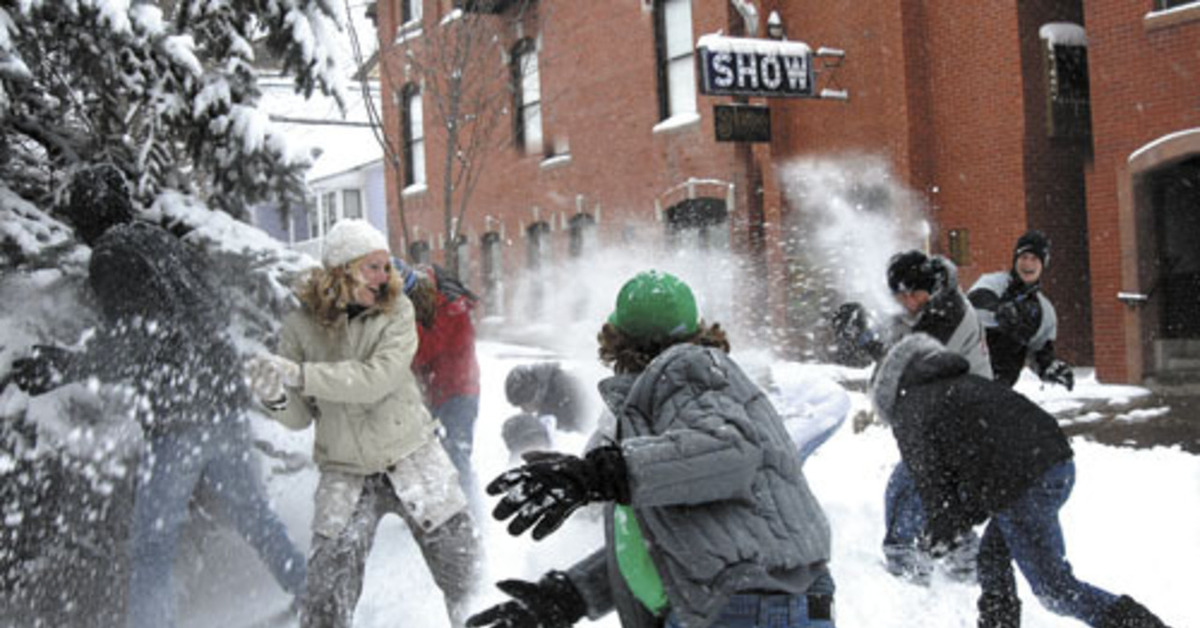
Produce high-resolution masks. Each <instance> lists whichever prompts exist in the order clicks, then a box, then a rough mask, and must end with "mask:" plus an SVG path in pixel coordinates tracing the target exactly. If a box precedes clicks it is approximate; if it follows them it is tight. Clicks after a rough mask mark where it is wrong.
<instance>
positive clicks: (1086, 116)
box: [1039, 23, 1092, 138]
mask: <svg viewBox="0 0 1200 628" xmlns="http://www.w3.org/2000/svg"><path fill="white" fill-rule="evenodd" d="M1039 34H1040V36H1041V38H1042V40H1043V41H1045V47H1044V51H1045V66H1046V108H1047V115H1046V118H1047V120H1046V128H1047V133H1048V135H1049V136H1050V137H1056V138H1086V137H1090V136H1091V134H1092V108H1091V103H1090V97H1089V91H1090V87H1089V84H1088V59H1087V36H1086V34H1085V33H1084V30H1083V27H1081V26H1078V25H1076V24H1067V23H1050V24H1045V25H1043V26H1042V28H1041V30H1040V33H1039Z"/></svg>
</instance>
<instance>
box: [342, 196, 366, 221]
mask: <svg viewBox="0 0 1200 628" xmlns="http://www.w3.org/2000/svg"><path fill="white" fill-rule="evenodd" d="M362 217H363V210H362V193H361V192H359V191H358V190H342V218H362Z"/></svg>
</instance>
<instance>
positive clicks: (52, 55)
mask: <svg viewBox="0 0 1200 628" xmlns="http://www.w3.org/2000/svg"><path fill="white" fill-rule="evenodd" d="M341 20H342V12H341V7H340V3H339V2H336V1H335V0H160V1H157V2H151V1H146V0H141V1H139V0H2V1H0V181H3V182H4V183H5V184H6V185H8V186H10V187H11V188H12V189H13V190H14V191H15V192H16V193H17V194H19V195H20V196H21V197H22V198H24V199H26V200H28V201H30V202H32V203H34V204H35V205H39V206H46V205H49V204H50V203H49V201H51V199H53V198H54V196H55V193H56V190H58V189H59V188H60V187H61V186H62V184H63V183H64V180H65V178H66V177H65V175H66V174H68V173H69V172H71V171H72V170H73V169H75V168H76V167H77V166H79V165H81V164H87V163H90V162H97V161H109V162H112V163H114V164H116V165H117V166H118V167H119V168H120V169H121V170H122V171H124V172H125V174H126V175H127V176H128V178H129V180H130V181H132V182H134V187H135V192H136V195H137V198H138V200H139V201H141V203H142V204H144V205H147V206H148V205H150V204H151V203H152V202H153V201H154V199H155V198H156V197H157V196H158V195H159V194H161V193H163V192H164V191H166V190H172V189H173V190H176V191H180V192H184V193H194V194H198V195H200V196H202V197H203V198H205V199H206V200H207V202H208V204H209V205H210V206H212V207H214V208H219V209H222V210H224V211H227V212H229V213H231V214H233V215H234V216H241V215H242V214H243V213H244V212H245V208H246V207H247V206H248V205H249V204H252V203H256V202H259V201H262V200H267V199H270V198H273V197H275V198H278V197H280V196H282V197H284V198H285V199H289V200H297V199H298V198H299V196H298V195H299V194H301V193H302V187H301V186H302V185H303V180H302V174H303V169H304V168H305V167H306V166H307V164H308V162H309V157H308V155H305V154H297V153H296V152H295V151H292V150H290V149H289V148H288V145H287V142H286V141H285V138H284V137H283V135H282V134H281V133H280V132H278V130H276V129H275V128H274V125H273V124H272V123H271V122H270V120H269V119H268V116H267V114H266V113H265V112H262V111H260V110H259V109H258V108H257V103H258V99H259V90H258V87H257V82H256V70H255V67H254V62H255V50H256V49H265V50H266V51H268V52H269V53H270V54H271V55H272V56H274V57H275V58H277V59H279V60H280V61H281V62H282V67H283V70H284V71H285V72H287V73H290V74H294V76H295V80H296V88H297V90H298V91H301V92H303V93H305V94H306V95H307V94H311V93H312V92H313V91H314V90H317V89H319V90H322V91H323V92H325V93H327V94H331V95H333V96H335V97H337V98H339V100H341V99H342V95H343V91H344V87H343V85H342V79H341V76H340V74H339V73H338V71H337V69H338V67H339V66H338V59H337V58H336V56H337V54H338V52H337V50H338V49H337V47H336V46H335V45H333V43H332V38H333V35H335V34H336V33H337V31H338V29H339V24H340V22H341ZM256 46H257V47H256Z"/></svg>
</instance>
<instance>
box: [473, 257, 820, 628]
mask: <svg viewBox="0 0 1200 628" xmlns="http://www.w3.org/2000/svg"><path fill="white" fill-rule="evenodd" d="M599 340H600V345H601V346H600V357H601V359H602V361H604V362H605V363H607V364H609V365H611V366H612V368H613V370H614V372H615V376H613V377H611V378H608V379H606V380H604V381H602V382H601V383H600V392H601V395H602V397H603V399H604V402H605V403H606V405H607V406H608V408H609V410H610V411H611V412H612V414H613V415H614V417H615V418H616V421H615V424H614V428H613V429H614V433H613V434H611V435H609V437H608V438H607V439H606V438H594V439H593V442H596V443H597V444H596V445H595V446H594V447H593V448H592V449H591V450H590V451H589V452H588V453H587V454H586V456H585V457H584V458H578V457H575V456H569V455H564V454H552V453H535V454H530V455H527V456H526V460H527V461H528V463H527V464H526V465H524V466H522V467H519V468H516V469H513V470H511V471H508V472H506V473H504V474H502V475H501V476H499V477H498V478H497V479H496V480H494V481H493V482H492V483H491V484H490V485H489V486H488V492H489V493H490V494H493V495H495V494H501V493H503V494H504V497H503V499H502V500H501V501H500V503H499V505H498V506H497V507H496V509H495V511H494V513H493V514H494V515H495V516H496V518H497V519H501V520H503V519H508V518H509V517H512V521H511V522H510V524H509V526H508V530H509V532H510V533H512V534H514V535H519V534H521V533H522V532H524V531H525V530H527V529H529V528H531V527H532V528H533V532H532V535H533V538H534V539H535V540H536V539H541V538H543V537H545V536H546V535H548V534H550V533H551V532H553V531H554V530H555V529H556V528H557V527H558V526H559V525H560V524H561V523H562V521H563V520H565V519H566V518H567V517H568V516H570V514H571V513H572V512H573V511H574V510H575V509H576V508H578V507H580V506H582V505H583V504H585V503H587V502H608V503H609V504H608V506H607V508H606V517H605V520H606V526H605V527H606V534H605V538H606V542H605V545H604V547H603V548H601V549H599V550H597V551H596V552H594V553H593V554H591V555H590V556H588V557H587V558H585V559H584V560H582V561H580V562H579V563H577V564H575V565H574V566H572V567H571V568H569V569H568V570H567V571H565V572H563V571H551V572H549V573H547V574H546V575H545V576H543V577H542V578H541V579H540V580H539V581H538V582H536V583H533V582H524V581H520V580H505V581H502V582H500V583H498V586H499V588H500V589H501V590H502V591H504V592H505V593H507V594H508V595H510V596H511V597H512V598H513V599H511V600H509V601H507V602H503V603H501V604H499V605H497V606H494V607H492V608H490V609H487V610H485V611H483V612H481V613H479V614H477V615H475V616H474V617H472V618H471V619H469V620H468V621H467V625H468V626H471V627H482V626H493V627H494V628H566V627H567V626H570V625H572V624H574V623H575V622H577V621H578V620H580V619H582V618H583V617H584V616H587V617H589V618H591V619H597V618H599V617H601V616H603V615H605V614H607V613H608V612H610V611H612V610H614V609H615V610H616V611H617V612H618V614H619V615H620V619H621V624H622V625H623V626H626V627H639V628H640V627H646V628H649V627H651V626H661V625H666V626H686V627H687V628H707V627H709V626H733V625H739V626H751V625H753V626H766V625H767V622H768V619H769V618H771V619H772V621H773V619H774V618H776V617H779V616H783V617H788V618H789V620H788V623H786V624H781V625H785V626H788V627H789V628H801V627H804V626H817V627H823V628H824V627H832V626H833V620H832V599H833V587H832V580H831V578H830V577H829V571H828V562H829V554H830V547H829V546H830V530H829V523H828V521H827V519H826V518H825V514H824V512H823V510H822V509H821V506H820V504H819V503H818V502H817V500H816V498H815V497H814V496H813V494H812V492H811V491H810V490H809V487H808V484H807V482H806V481H805V479H804V475H803V473H802V471H801V461H800V458H799V456H798V455H797V454H796V451H795V448H794V446H793V445H792V443H791V440H790V438H789V437H788V434H787V431H786V430H785V429H784V426H783V423H782V421H781V420H780V418H779V415H778V414H777V413H776V411H775V409H774V408H773V407H772V405H771V403H770V402H769V401H768V399H767V397H766V395H765V394H764V393H763V392H762V391H761V390H759V389H758V387H756V386H755V385H754V384H753V383H752V382H751V381H750V379H749V378H748V377H747V376H746V375H745V374H744V373H743V372H742V370H741V369H740V368H739V367H738V365H737V364H736V363H735V362H734V361H733V360H732V359H730V357H729V355H728V351H729V343H728V341H727V340H726V338H725V334H724V331H723V330H721V328H720V327H719V326H718V325H711V326H709V325H705V324H703V323H702V322H700V321H699V320H698V318H697V313H696V304H695V299H694V297H693V295H692V292H691V290H690V289H689V288H688V287H687V285H686V284H684V283H683V282H682V281H680V280H678V279H677V278H675V277H673V276H671V275H669V274H665V273H659V272H656V271H649V272H644V273H640V274H638V275H637V276H635V277H634V278H633V279H631V280H630V281H629V282H627V283H626V284H625V286H624V287H623V288H622V289H621V291H620V294H619V296H618V298H617V307H616V310H615V311H614V312H613V314H612V315H611V316H610V317H609V319H608V322H607V324H605V325H604V326H603V328H602V330H601V332H600V336H599ZM772 625H776V624H775V623H772Z"/></svg>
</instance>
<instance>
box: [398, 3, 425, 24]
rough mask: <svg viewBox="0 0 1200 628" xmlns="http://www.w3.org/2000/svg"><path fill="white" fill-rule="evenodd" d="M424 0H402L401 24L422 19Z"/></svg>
mask: <svg viewBox="0 0 1200 628" xmlns="http://www.w3.org/2000/svg"><path fill="white" fill-rule="evenodd" d="M421 1H422V0H400V24H401V25H404V24H408V23H409V22H417V21H420V19H421Z"/></svg>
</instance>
